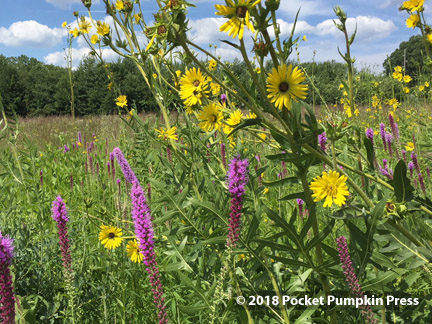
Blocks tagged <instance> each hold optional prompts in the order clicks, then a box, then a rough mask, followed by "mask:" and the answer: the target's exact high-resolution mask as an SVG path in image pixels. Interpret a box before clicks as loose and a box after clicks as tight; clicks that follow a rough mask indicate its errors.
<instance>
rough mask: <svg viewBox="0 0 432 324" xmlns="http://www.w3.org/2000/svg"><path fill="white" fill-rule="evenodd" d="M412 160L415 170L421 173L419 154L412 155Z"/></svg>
mask: <svg viewBox="0 0 432 324" xmlns="http://www.w3.org/2000/svg"><path fill="white" fill-rule="evenodd" d="M411 160H412V162H413V164H414V168H415V169H416V171H417V173H420V165H419V163H418V159H417V154H415V153H414V152H412V153H411Z"/></svg>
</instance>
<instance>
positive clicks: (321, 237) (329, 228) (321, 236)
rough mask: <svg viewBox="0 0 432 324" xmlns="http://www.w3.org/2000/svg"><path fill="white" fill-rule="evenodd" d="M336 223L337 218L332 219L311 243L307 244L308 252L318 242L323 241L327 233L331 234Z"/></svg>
mask: <svg viewBox="0 0 432 324" xmlns="http://www.w3.org/2000/svg"><path fill="white" fill-rule="evenodd" d="M334 223H335V220H334V219H332V220H331V221H330V223H329V224H328V225H327V226H326V227H325V228H324V229H323V230H322V231H320V232H319V233H318V235H317V236H315V237H314V238H313V239H312V240H311V241H310V242H309V244H307V245H306V252H308V251H310V250H311V249H313V248H314V247H315V246H316V245H317V244H318V243H320V242H322V241H323V240H324V239H325V238H326V237H327V235H329V234H330V232H331V231H332V229H333V227H334Z"/></svg>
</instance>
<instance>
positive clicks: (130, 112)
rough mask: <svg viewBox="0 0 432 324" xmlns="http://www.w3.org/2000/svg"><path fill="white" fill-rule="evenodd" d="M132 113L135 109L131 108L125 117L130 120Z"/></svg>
mask: <svg viewBox="0 0 432 324" xmlns="http://www.w3.org/2000/svg"><path fill="white" fill-rule="evenodd" d="M134 114H135V109H132V110H131V111H129V113H128V115H127V117H126V119H127V120H131V119H132V117H133V115H134Z"/></svg>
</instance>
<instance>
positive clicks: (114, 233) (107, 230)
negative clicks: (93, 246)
mask: <svg viewBox="0 0 432 324" xmlns="http://www.w3.org/2000/svg"><path fill="white" fill-rule="evenodd" d="M100 228H101V231H100V232H99V241H100V242H101V244H103V245H104V246H105V247H106V248H107V249H108V250H114V249H116V248H118V247H119V246H120V244H121V243H122V242H123V237H122V235H123V232H122V230H121V228H118V227H115V226H106V225H103V224H102V225H101V227H100Z"/></svg>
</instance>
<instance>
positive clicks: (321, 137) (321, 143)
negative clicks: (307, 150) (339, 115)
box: [318, 132, 327, 152]
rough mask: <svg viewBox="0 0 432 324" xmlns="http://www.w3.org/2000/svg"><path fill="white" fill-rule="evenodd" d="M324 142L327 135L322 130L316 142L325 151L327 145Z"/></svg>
mask: <svg viewBox="0 0 432 324" xmlns="http://www.w3.org/2000/svg"><path fill="white" fill-rule="evenodd" d="M326 143H327V135H326V132H322V133H321V134H319V135H318V144H319V146H320V147H321V149H322V150H323V151H324V152H325V151H326V149H327V147H326Z"/></svg>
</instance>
